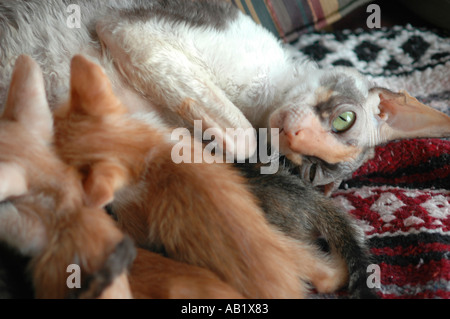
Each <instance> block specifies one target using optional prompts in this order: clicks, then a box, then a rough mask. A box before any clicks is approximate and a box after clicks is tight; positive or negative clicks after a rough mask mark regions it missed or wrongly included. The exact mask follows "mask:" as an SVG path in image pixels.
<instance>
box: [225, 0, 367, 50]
mask: <svg viewBox="0 0 450 319" xmlns="http://www.w3.org/2000/svg"><path fill="white" fill-rule="evenodd" d="M228 1H231V2H232V3H233V4H235V5H236V6H237V7H238V8H239V9H240V10H241V11H242V12H244V13H246V14H248V15H250V16H251V17H252V18H253V20H254V21H256V22H257V23H259V24H262V25H263V26H264V27H266V28H267V29H269V30H270V31H271V32H272V33H274V34H275V35H276V36H278V37H279V38H281V39H283V40H284V41H285V42H290V41H292V40H295V39H296V38H297V37H298V35H299V34H302V33H305V32H309V31H314V30H318V29H322V28H324V27H326V26H329V25H331V24H332V23H334V22H336V21H338V20H339V19H341V18H343V17H344V16H346V15H347V14H349V13H350V12H352V11H353V10H354V9H356V8H358V7H359V6H361V5H363V4H365V3H368V2H369V1H370V0H327V1H323V0H282V1H280V0H264V1H262V0H228Z"/></svg>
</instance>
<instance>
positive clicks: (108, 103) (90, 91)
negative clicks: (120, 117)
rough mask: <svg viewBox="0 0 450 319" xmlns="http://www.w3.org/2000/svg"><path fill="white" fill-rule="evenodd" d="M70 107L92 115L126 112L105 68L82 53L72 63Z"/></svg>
mask: <svg viewBox="0 0 450 319" xmlns="http://www.w3.org/2000/svg"><path fill="white" fill-rule="evenodd" d="M70 108H71V110H73V111H74V112H78V113H82V114H86V115H91V116H103V115H107V114H117V113H119V114H122V113H125V112H126V108H125V107H124V106H123V105H122V103H121V102H120V100H119V99H118V98H117V97H116V96H115V95H114V92H113V89H112V87H111V83H110V81H109V79H108V77H107V76H106V74H105V72H104V71H103V69H102V68H101V67H100V66H99V65H97V64H95V63H94V62H92V61H89V60H88V59H87V58H85V57H84V56H82V55H76V56H74V57H73V59H72V63H71V76H70Z"/></svg>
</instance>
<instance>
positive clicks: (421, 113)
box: [370, 88, 450, 143]
mask: <svg viewBox="0 0 450 319" xmlns="http://www.w3.org/2000/svg"><path fill="white" fill-rule="evenodd" d="M370 93H371V94H377V95H378V96H379V98H380V104H379V106H378V108H379V110H380V113H379V114H378V118H379V122H380V125H379V126H378V130H379V132H378V133H379V140H378V141H377V142H378V143H385V142H388V141H392V140H397V139H406V138H432V137H435V138H441V137H448V136H450V117H449V116H447V115H446V114H444V113H442V112H439V111H437V110H435V109H433V108H432V107H429V106H427V105H425V104H422V103H420V102H419V101H417V99H415V98H414V97H412V96H410V95H409V94H408V93H407V92H405V91H402V92H400V93H394V92H392V91H389V90H387V89H383V88H373V89H371V90H370Z"/></svg>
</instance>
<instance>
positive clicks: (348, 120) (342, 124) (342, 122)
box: [332, 111, 356, 133]
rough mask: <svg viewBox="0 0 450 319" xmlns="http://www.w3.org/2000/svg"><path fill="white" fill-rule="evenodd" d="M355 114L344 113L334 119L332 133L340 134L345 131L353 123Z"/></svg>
mask: <svg viewBox="0 0 450 319" xmlns="http://www.w3.org/2000/svg"><path fill="white" fill-rule="evenodd" d="M355 120H356V114H355V112H351V111H349V112H344V113H342V114H340V115H339V116H338V117H336V118H335V119H334V121H333V124H332V126H333V132H335V133H342V132H344V131H347V130H348V129H349V128H350V127H352V125H353V123H355Z"/></svg>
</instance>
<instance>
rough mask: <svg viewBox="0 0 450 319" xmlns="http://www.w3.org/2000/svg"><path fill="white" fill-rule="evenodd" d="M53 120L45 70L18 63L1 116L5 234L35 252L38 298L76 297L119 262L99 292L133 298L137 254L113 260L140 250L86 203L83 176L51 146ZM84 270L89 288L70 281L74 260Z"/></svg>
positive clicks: (1, 225)
mask: <svg viewBox="0 0 450 319" xmlns="http://www.w3.org/2000/svg"><path fill="white" fill-rule="evenodd" d="M52 140H53V121H52V115H51V113H50V109H49V108H48V105H47V101H46V99H45V91H44V85H43V79H42V74H41V72H40V69H39V67H38V65H37V64H36V63H35V62H34V61H33V60H32V59H31V58H30V57H28V56H20V57H19V58H18V59H17V62H16V66H15V68H14V72H13V76H12V79H11V85H10V89H9V93H8V97H7V100H6V106H5V108H4V112H3V114H2V115H1V116H0V201H5V202H3V203H2V204H1V205H0V206H1V211H0V239H1V240H3V241H4V242H5V243H6V244H7V245H9V246H10V247H12V248H14V249H15V250H17V251H19V252H20V254H22V255H24V256H28V257H30V258H31V260H30V262H29V266H28V268H29V272H30V274H31V278H32V283H33V289H34V294H35V297H36V298H66V297H71V296H72V297H73V296H75V297H77V296H78V294H79V293H82V292H84V291H85V290H86V289H91V288H92V287H95V286H97V285H98V279H99V278H98V277H97V272H99V271H105V267H106V268H111V269H110V270H113V268H112V267H114V269H115V270H114V271H113V272H111V274H112V276H110V277H109V278H107V280H102V288H106V287H107V288H106V289H101V290H97V293H96V294H90V293H86V294H83V296H84V297H89V298H95V297H102V295H103V294H105V296H115V297H127V296H130V294H129V288H128V290H127V289H123V290H120V289H118V288H117V286H118V285H120V286H125V288H126V286H127V285H128V282H127V279H126V277H124V276H123V275H122V274H126V268H127V266H128V264H129V263H130V261H131V260H132V257H133V256H132V253H131V256H130V255H128V257H127V258H123V259H121V260H120V261H117V263H116V264H114V265H106V266H105V262H106V261H107V259H108V258H111V256H113V255H114V254H115V253H116V252H117V248H118V247H122V248H121V249H122V250H123V249H125V250H131V251H133V247H132V245H131V242H130V240H129V239H126V238H125V237H124V235H123V233H122V232H121V231H120V230H119V229H118V228H117V227H116V226H115V225H114V222H113V220H112V219H111V218H110V217H109V216H107V215H106V213H105V212H104V211H103V210H101V209H97V208H88V207H86V206H85V205H84V204H83V193H84V191H83V187H82V184H81V176H80V175H79V173H78V172H76V170H74V169H73V168H71V167H69V166H68V165H66V164H64V163H63V162H62V161H61V160H60V159H59V158H58V157H57V155H56V154H55V153H54V150H53V147H52V145H51V144H52ZM70 264H77V265H79V266H80V269H81V280H82V282H81V284H82V289H80V290H76V291H73V290H72V291H71V290H69V288H68V287H67V284H66V279H67V277H68V275H69V274H68V272H67V266H69V265H70Z"/></svg>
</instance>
